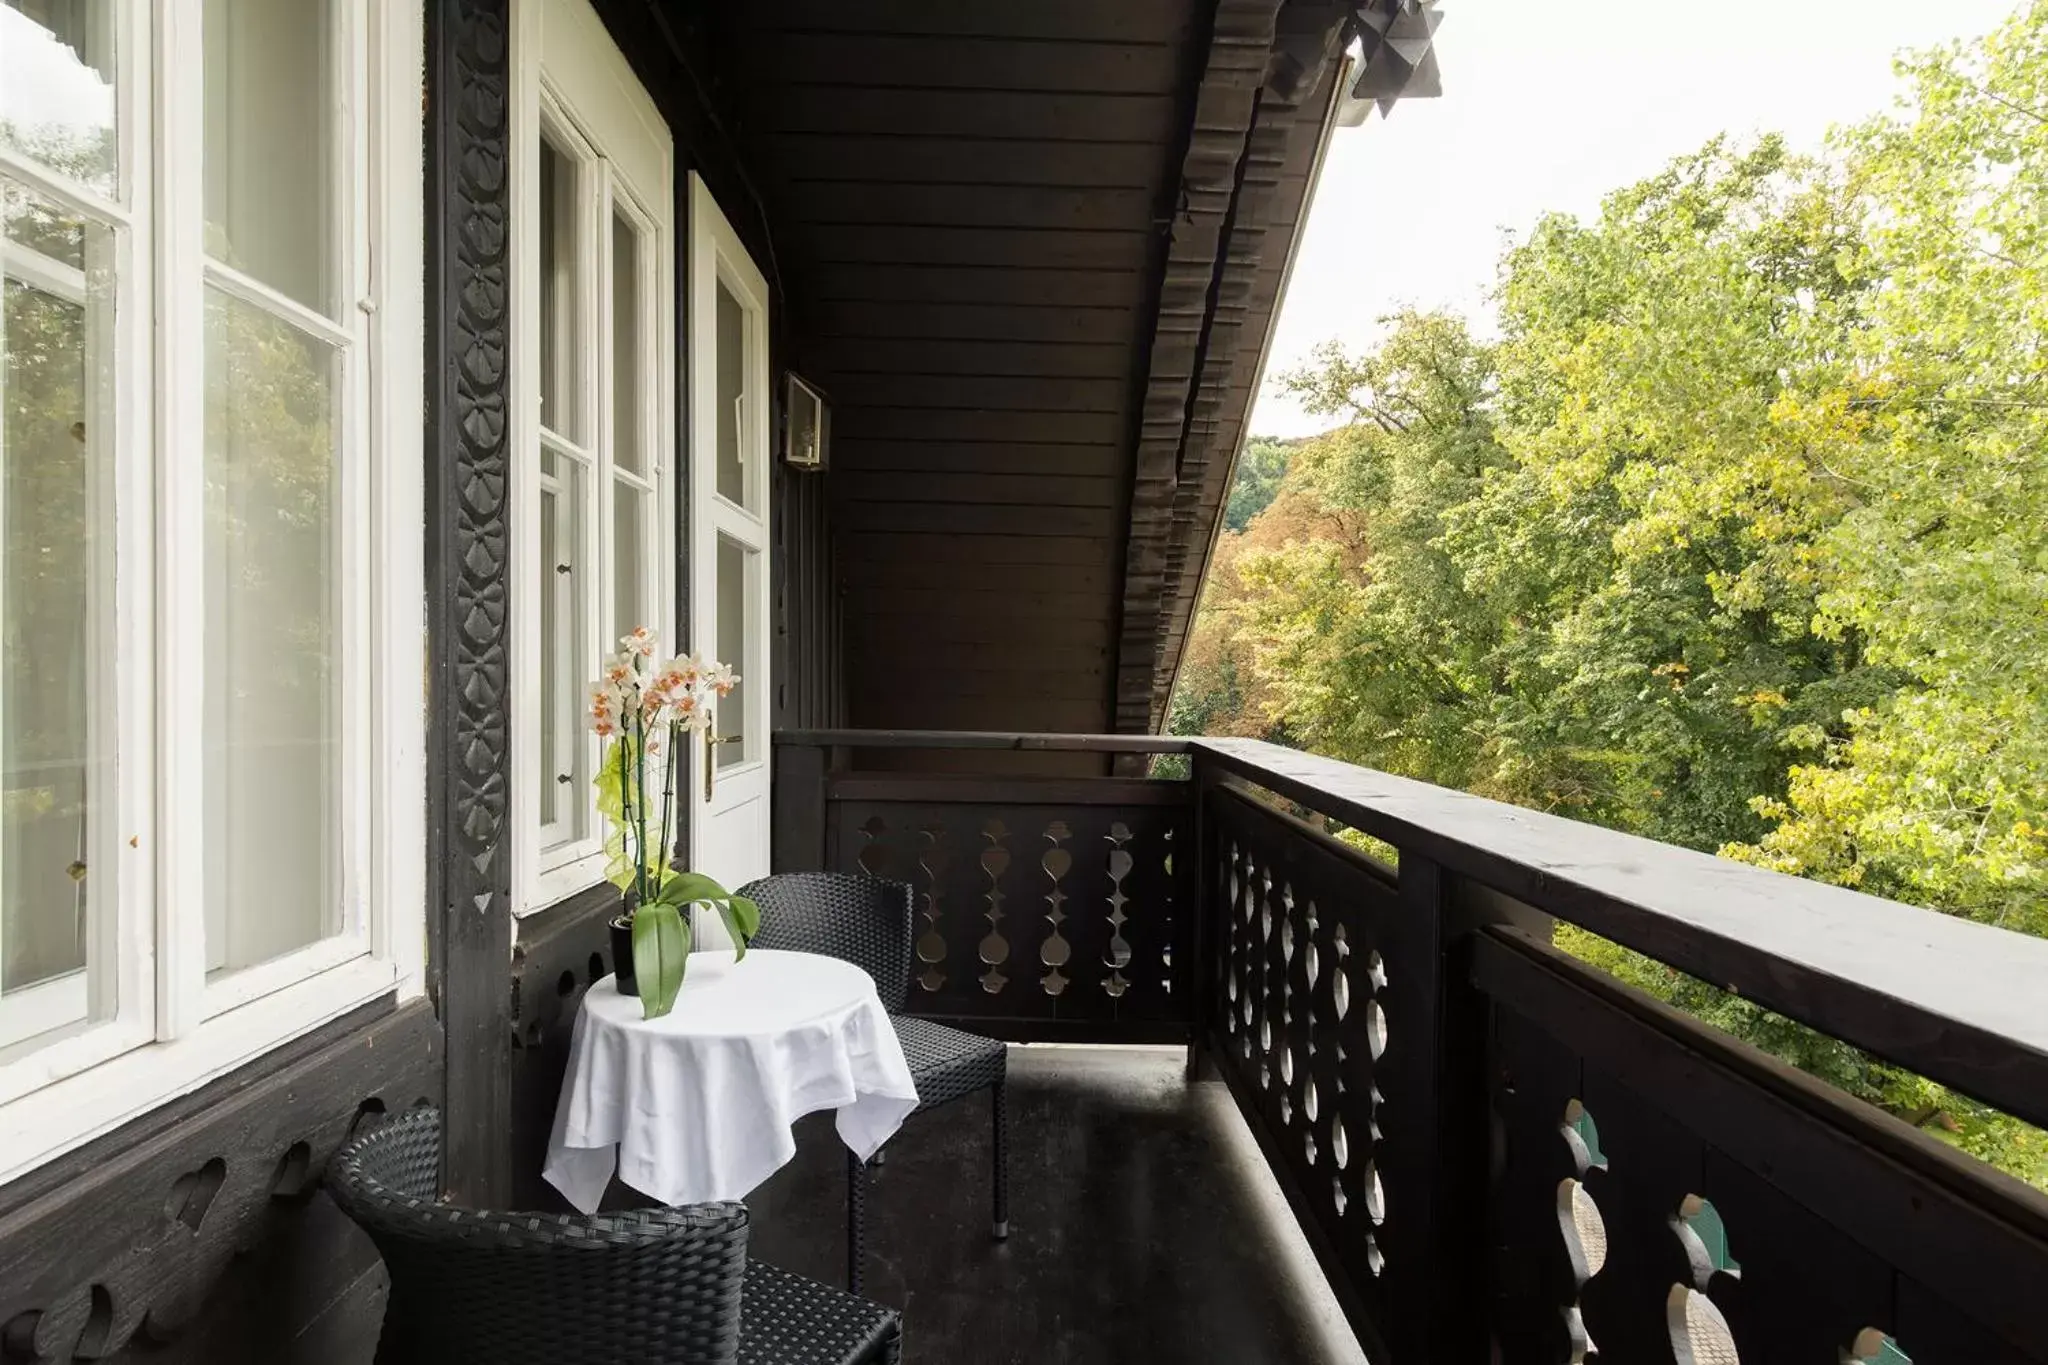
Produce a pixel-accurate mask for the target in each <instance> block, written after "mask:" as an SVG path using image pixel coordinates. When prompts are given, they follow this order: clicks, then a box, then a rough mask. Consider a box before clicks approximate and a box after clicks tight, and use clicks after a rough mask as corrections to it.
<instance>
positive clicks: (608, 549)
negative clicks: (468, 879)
mask: <svg viewBox="0 0 2048 1365" xmlns="http://www.w3.org/2000/svg"><path fill="white" fill-rule="evenodd" d="M512 33H513V41H512V53H511V57H512V113H511V120H510V136H511V143H512V147H513V149H514V155H513V157H512V165H511V171H510V181H511V194H512V205H513V209H512V235H511V252H510V266H511V270H512V277H513V280H514V282H515V283H514V288H513V295H512V297H513V302H514V306H513V309H512V318H511V336H512V342H511V374H510V381H511V387H512V394H513V400H512V402H511V404H510V410H511V432H510V437H511V443H512V451H513V456H512V462H513V470H514V474H513V478H512V485H511V491H510V503H511V511H512V517H513V525H514V526H515V528H517V529H516V532H515V534H514V535H513V537H512V554H511V576H512V590H511V600H512V640H513V657H514V658H515V659H517V660H518V661H519V663H520V666H519V667H517V668H515V669H514V670H513V678H512V698H511V702H512V744H511V750H512V754H511V763H512V773H513V783H512V800H513V818H514V829H515V832H516V834H515V838H514V840H513V848H512V875H513V906H514V912H515V914H517V915H520V916H524V915H529V914H533V913H535V912H536V911H539V910H543V909H546V908H547V907H548V906H550V905H554V904H556V903H558V902H560V901H561V900H563V899H565V898H567V897H569V896H572V895H575V894H576V893H577V892H579V891H583V890H586V889H588V888H589V887H592V886H595V885H597V884H598V883H599V882H601V881H603V880H604V874H605V864H606V862H607V857H608V855H607V854H606V853H605V850H604V830H603V826H602V824H601V822H600V820H599V818H598V815H597V796H596V792H595V791H594V790H593V789H592V787H591V785H590V783H589V781H588V778H589V776H590V775H592V774H594V773H595V772H596V770H597V762H598V754H599V752H600V748H601V746H600V744H599V741H598V740H597V737H596V736H595V735H593V734H591V733H590V732H589V730H588V729H587V727H586V726H585V725H584V722H583V716H584V704H585V701H586V698H585V697H584V684H586V683H587V682H588V681H589V680H590V679H591V678H593V677H595V676H596V674H597V671H598V667H597V665H598V660H599V658H600V657H602V656H603V655H604V654H606V653H609V652H610V651H612V650H615V649H616V648H617V647H618V644H617V641H616V640H615V639H614V638H613V637H614V636H615V635H616V634H617V632H616V631H615V630H614V629H613V617H614V614H615V606H616V603H617V600H618V584H617V583H616V582H615V581H614V579H615V577H616V568H615V564H616V555H615V553H614V543H613V535H614V531H613V528H614V526H615V525H616V522H615V519H614V513H615V508H614V499H615V498H616V497H617V495H618V490H619V489H620V488H621V487H622V486H624V487H630V488H632V489H633V490H635V491H636V492H637V493H639V494H641V495H643V496H644V498H645V505H646V509H647V511H646V516H645V518H644V520H643V521H642V524H641V543H642V544H643V545H644V546H646V547H647V553H646V556H645V560H644V562H643V564H642V565H641V571H642V575H643V576H642V580H641V583H640V585H639V593H640V599H641V600H642V601H644V602H646V603H648V604H649V612H648V615H649V617H650V619H649V620H648V621H647V622H646V624H647V625H649V626H652V627H654V628H655V629H656V631H657V632H658V633H659V634H660V635H661V636H662V637H663V648H664V649H667V648H671V647H672V646H671V645H670V644H669V641H668V638H667V637H668V635H669V633H670V628H671V627H672V624H673V622H674V620H675V571H674V564H675V544H676V527H675V516H674V508H675V492H674V490H675V482H674V480H675V477H676V475H675V449H676V440H675V416H674V411H675V410H674V397H673V391H674V388H675V384H674V382H673V378H672V377H673V375H674V364H675V361H674V346H675V341H674V334H675V322H674V311H675V310H674V297H675V293H674V290H675V285H674V269H675V266H674V259H675V225H674V216H675V209H674V157H673V151H672V143H671V140H670V135H669V131H668V125H667V124H666V123H665V122H664V121H663V120H662V118H661V115H660V113H659V111H658V110H657V109H656V108H655V107H654V103H653V101H652V100H651V99H650V98H649V97H648V95H647V93H646V91H645V89H644V88H643V87H642V86H641V84H640V82H639V78H638V77H637V76H635V75H634V73H633V71H632V68H631V66H630V65H629V64H628V63H627V62H626V59H625V57H624V55H623V54H621V53H620V52H619V50H618V48H617V46H616V44H614V43H613V41H612V39H611V36H610V34H609V33H608V32H607V31H606V30H605V28H604V26H603V23H602V21H601V20H599V18H598V17H597V14H596V12H595V11H594V10H592V9H591V8H590V6H589V5H588V4H586V3H584V0H514V2H513V5H512ZM553 72H560V73H561V79H559V80H558V79H556V76H555V75H553V74H551V73H553ZM572 88H573V89H574V90H580V91H584V92H588V94H587V95H586V101H587V102H588V103H591V104H592V105H593V107H588V108H579V107H578V106H577V104H576V102H575V100H574V99H573V98H572V97H571V89H572ZM600 92H601V93H600ZM600 99H601V100H602V103H601V104H599V103H597V101H598V100H600ZM635 125H637V130H636V132H635V134H634V136H633V142H634V144H635V145H633V146H632V147H630V148H628V147H603V146H600V145H599V141H600V140H599V139H597V138H594V137H592V136H591V135H590V132H589V130H590V129H591V128H593V127H597V126H606V127H613V128H628V127H634V126H635ZM543 134H545V136H546V137H547V138H548V139H549V140H550V141H551V142H553V143H554V144H555V145H556V147H557V148H558V149H560V150H562V151H563V152H565V153H567V154H568V156H569V157H570V158H571V159H573V160H574V161H575V162H576V165H577V168H578V175H579V188H578V191H577V215H576V221H575V228H574V230H575V233H576V238H575V240H576V243H577V253H578V254H577V259H576V263H575V268H576V274H577V283H576V295H577V298H576V304H577V308H578V311H579V315H580V316H579V318H578V319H577V320H576V322H575V323H574V326H575V328H576V331H575V332H574V333H572V335H574V336H576V337H579V338H581V339H582V341H583V344H582V346H581V350H580V359H581V361H582V364H581V366H580V370H579V377H580V379H581V381H582V382H583V383H584V385H585V386H586V387H585V390H584V394H585V397H586V398H587V399H588V401H587V403H586V404H585V405H584V409H583V411H582V422H581V428H582V434H583V436H584V438H585V442H586V443H577V442H573V441H569V440H567V439H565V438H564V437H563V435H562V434H561V433H559V432H556V431H555V430H554V429H553V428H552V427H550V426H549V425H548V424H547V423H545V422H544V420H543V418H544V414H543V413H542V412H541V386H540V377H541V366H542V364H543V357H542V355H541V335H540V261H539V256H540V185H539V145H540V140H541V138H542V136H543ZM656 153H658V155H657V154H656ZM593 180H594V183H593ZM593 191H594V192H593ZM614 214H616V215H617V216H619V217H621V218H623V219H625V220H626V221H627V222H628V224H629V225H630V226H631V227H632V228H633V230H634V232H635V233H636V234H637V235H638V239H639V243H640V248H639V251H640V258H639V264H640V269H641V279H640V281H639V286H640V289H641V290H642V303H643V306H642V308H641V310H640V320H639V321H640V326H639V339H638V344H639V355H640V357H641V358H642V363H643V364H645V365H646V366H647V368H648V372H649V373H650V374H651V375H652V376H653V377H654V379H653V382H650V383H644V384H642V385H640V388H639V393H638V395H637V396H638V400H639V423H640V449H641V451H642V455H643V459H644V462H645V463H644V465H643V468H644V470H645V472H644V473H636V472H634V471H632V470H630V469H627V468H624V467H622V466H620V465H619V464H618V463H617V462H616V461H615V460H614V458H613V456H614V452H615V450H616V446H617V441H616V436H617V433H616V432H615V431H614V429H613V428H614V425H615V417H614V405H613V402H612V391H613V380H614V374H613V354H612V351H613V348H612V321H613V319H612V305H613V294H612V290H611V288H610V287H609V285H610V282H611V279H612V272H613V265H614V262H613V260H612V219H613V216H614ZM562 325H563V323H562V322H561V321H559V320H558V322H557V326H558V327H561V326H562ZM543 442H545V443H546V445H547V446H548V448H549V449H551V450H552V451H553V452H554V453H555V455H556V458H557V459H558V460H560V459H564V458H570V459H574V460H576V461H577V463H578V464H579V466H580V467H581V468H582V469H583V471H584V483H583V505H582V507H581V509H580V511H581V520H582V523H583V533H584V540H583V549H582V553H583V555H584V556H585V557H586V559H588V560H589V561H591V562H592V563H593V564H594V566H595V568H596V572H594V573H582V574H580V575H577V576H576V581H575V583H574V590H575V591H577V592H578V593H579V594H580V599H579V600H580V609H581V625H582V629H581V631H580V632H579V633H578V639H577V641H576V642H575V647H577V648H580V651H581V654H580V659H579V660H578V666H577V667H574V668H572V669H570V670H568V673H567V681H568V684H569V688H568V690H569V692H570V695H569V696H568V697H567V698H566V701H567V706H566V707H565V708H564V719H565V721H567V722H569V723H571V724H572V725H573V729H572V731H571V734H572V735H573V741H572V742H574V743H575V744H577V745H579V746H580V748H581V753H582V758H583V762H582V766H581V778H582V780H580V781H578V782H577V783H576V784H575V787H574V793H575V796H576V798H577V799H580V800H581V801H582V802H583V803H584V805H583V807H582V809H581V818H582V820H583V833H582V835H581V837H578V838H573V839H567V838H564V836H563V831H562V827H561V825H560V823H557V824H554V825H546V824H543V823H542V821H541V817H540V810H541V806H540V792H539V790H538V789H537V778H536V774H537V773H539V772H540V770H541V769H540V760H541V754H540V743H541V707H540V668H541V666H542V658H541V653H542V646H543V641H542V640H541V636H540V603H539V600H538V595H537V593H536V591H535V589H534V587H533V584H534V583H535V582H536V581H538V579H539V577H540V570H541V564H540V515H541V491H542V486H543V481H542V475H541V472H540V452H541V448H542V444H543Z"/></svg>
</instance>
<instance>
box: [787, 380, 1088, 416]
mask: <svg viewBox="0 0 2048 1365" xmlns="http://www.w3.org/2000/svg"><path fill="white" fill-rule="evenodd" d="M826 381H827V382H828V383H830V384H831V385H832V390H831V391H832V393H833V396H834V397H835V398H837V399H839V401H842V402H846V403H859V404H863V405H866V406H870V407H889V408H909V409H916V410H921V411H923V412H925V413H928V414H930V415H932V416H934V417H936V416H938V415H939V414H940V412H941V411H942V410H946V409H967V410H972V411H975V412H987V413H997V412H1015V413H1018V414H1020V415H1021V416H1025V417H1031V416H1035V415H1036V414H1038V413H1040V412H1043V411H1044V410H1046V409H1047V408H1060V409H1063V410H1065V411H1066V412H1068V413H1072V414H1096V413H1100V414H1103V415H1105V416H1108V417H1109V418H1110V419H1111V420H1112V422H1114V420H1115V419H1116V418H1117V416H1118V415H1119V414H1120V413H1121V412H1122V411H1123V403H1124V399H1125V398H1126V396H1127V395H1126V394H1125V392H1124V386H1123V385H1122V384H1121V383H1119V382H1117V381H1116V380H1114V379H1042V378H1032V377H1029V376H1012V375H1001V374H883V373H876V372H872V371H870V372H857V373H856V372H846V373H839V372H828V374H827V376H826Z"/></svg>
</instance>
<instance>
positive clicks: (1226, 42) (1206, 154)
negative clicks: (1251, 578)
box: [1116, 0, 1347, 733]
mask: <svg viewBox="0 0 2048 1365" xmlns="http://www.w3.org/2000/svg"><path fill="white" fill-rule="evenodd" d="M1346 17H1347V15H1346V9H1345V6H1344V5H1342V4H1339V3H1334V0H1219V3H1218V5H1217V7H1216V18H1215V28H1214V33H1213V35H1212V37H1211V40H1210V45H1209V54H1208V65H1207V67H1206V68H1205V69H1204V71H1203V73H1202V77H1201V84H1200V87H1199V89H1198V90H1197V92H1196V96H1195V104H1194V114H1193V130H1192V132H1191V133H1190V135H1189V138H1188V146H1187V153H1186V157H1185V159H1184V161H1183V163H1182V167H1181V177H1180V194H1179V201H1178V204H1177V206H1176V209H1175V212H1174V217H1173V224H1172V228H1171V230H1170V237H1169V240H1168V243H1167V249H1166V266H1165V275H1164V277H1163V279H1162V280H1161V282H1160V290H1159V307H1158V319H1157V322H1156V324H1155V330H1154V333H1153V338H1152V349H1151V368H1150V371H1149V373H1148V375H1147V378H1146V381H1145V386H1144V401H1143V406H1142V408H1141V410H1140V426H1139V430H1138V442H1137V452H1136V459H1135V462H1134V473H1133V479H1132V487H1131V510H1130V525H1129V528H1128V531H1127V538H1126V541H1125V550H1124V587H1123V604H1122V627H1121V631H1120V640H1119V643H1118V649H1117V679H1116V728H1117V729H1118V730H1119V731H1124V732H1131V733H1138V732H1145V731H1150V730H1154V729H1157V728H1158V727H1159V725H1160V724H1161V723H1162V722H1163V721H1164V720H1165V716H1166V703H1167V700H1168V696H1169V694H1170V693H1171V691H1172V688H1173V677H1174V672H1175V669H1176V668H1177V667H1178V664H1179V659H1180V645H1181V641H1182V640H1183V638H1184V637H1185V633H1186V630H1187V626H1188V621H1189V618H1190V616H1191V615H1192V614H1193V610H1194V605H1195V595H1196V593H1197V592H1198V590H1199V587H1200V583H1201V579H1202V573H1203V570H1204V569H1205V567H1206V566H1207V563H1208V552H1209V547H1210V544H1211V542H1212V541H1213V539H1214V532H1215V528H1216V525H1217V522H1218V518H1219V517H1220V515H1221V512H1222V506H1223V495H1224V491H1225V486H1226V485H1227V484H1228V482H1229V477H1230V468H1231V465H1232V463H1233V461H1234V459H1235V456H1236V453H1237V448H1238V445H1239V444H1240V440H1241V437H1242V435H1243V431H1244V422H1245V418H1246V416H1247V414H1248V413H1249V411H1250V408H1251V404H1252V401H1253V399H1254V398H1255V396H1256V393H1255V391H1256V389H1257V387H1258V371H1259V369H1260V366H1261V363H1262V361H1263V358H1264V349H1265V347H1264V342H1265V338H1266V334H1267V331H1268V328H1269V325H1270V323H1271V322H1272V319H1273V316H1274V311H1275V309H1276V307H1277V305H1278V302H1279V293H1280V286H1281V274H1282V272H1280V271H1279V270H1277V269H1273V268H1271V267H1272V264H1273V262H1272V255H1273V253H1274V252H1279V253H1282V254H1284V253H1285V252H1286V251H1287V249H1288V248H1289V245H1290V243H1291V241H1292V239H1293V235H1294V233H1298V232H1299V230H1300V226H1301V225H1300V222H1299V219H1300V216H1301V212H1302V209H1303V208H1304V206H1305V201H1306V196H1307V194H1308V192H1309V190H1310V188H1311V187H1312V186H1311V184H1310V183H1309V182H1308V181H1306V180H1305V181H1304V183H1303V184H1302V185H1301V186H1300V188H1299V195H1298V196H1296V195H1293V194H1292V193H1291V191H1292V189H1293V187H1292V186H1291V185H1286V184H1285V183H1284V182H1285V181H1286V180H1287V172H1288V170H1289V168H1290V163H1294V162H1298V161H1299V160H1300V159H1301V156H1302V154H1303V153H1304V152H1311V153H1312V149H1313V145H1314V144H1315V143H1316V141H1317V140H1318V139H1319V138H1320V137H1321V135H1322V128H1323V122H1324V118H1323V116H1324V114H1325V113H1326V112H1327V111H1328V108H1329V104H1328V101H1329V97H1330V94H1331V92H1332V81H1331V77H1332V75H1333V73H1334V71H1335V69H1336V64H1337V62H1338V60H1339V59H1340V57H1341V36H1342V34H1343V32H1344V24H1345V20H1346ZM1283 189H1286V190H1288V191H1290V193H1282V192H1281V191H1282V190H1283ZM1290 199H1292V202H1289V201H1290ZM1289 213H1292V214H1293V217H1294V221H1293V224H1292V231H1289V230H1288V223H1287V222H1286V217H1287V215H1288V214H1289ZM1276 226H1277V227H1278V228H1279V230H1278V231H1271V232H1269V230H1268V229H1269V227H1276Z"/></svg>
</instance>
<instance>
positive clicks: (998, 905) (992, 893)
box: [981, 820, 1010, 995]
mask: <svg viewBox="0 0 2048 1365" xmlns="http://www.w3.org/2000/svg"><path fill="white" fill-rule="evenodd" d="M981 837H982V838H983V839H985V840H987V841H988V847H987V848H984V849H983V850H982V851H981V870H982V871H983V872H985V873H987V874H988V891H987V892H986V893H985V894H984V896H983V899H984V900H986V901H987V902H988V913H987V919H988V934H987V936H986V937H984V938H983V939H982V940H981V960H982V962H984V963H985V964H987V966H988V970H987V971H985V972H983V973H982V974H981V988H982V989H983V990H985V991H987V992H988V993H989V994H990V995H999V994H1001V993H1002V989H1003V987H1005V986H1007V985H1009V984H1010V978H1009V977H1007V976H1005V975H1003V964H1004V963H1005V962H1008V961H1009V960H1010V940H1008V939H1007V938H1004V937H1003V874H1004V873H1005V872H1008V871H1009V870H1010V850H1009V849H1007V848H1005V847H1004V846H1003V841H1004V840H1006V839H1008V838H1009V837H1010V830H1009V827H1008V826H1006V825H1005V824H1003V822H1002V821H1000V820H991V821H989V822H988V823H987V824H985V825H983V826H982V827H981Z"/></svg>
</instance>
